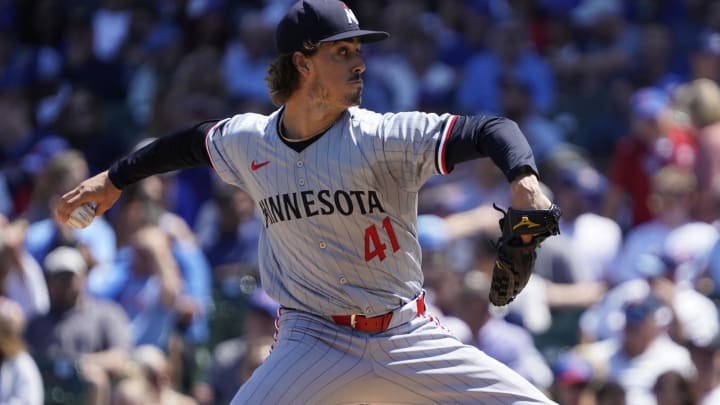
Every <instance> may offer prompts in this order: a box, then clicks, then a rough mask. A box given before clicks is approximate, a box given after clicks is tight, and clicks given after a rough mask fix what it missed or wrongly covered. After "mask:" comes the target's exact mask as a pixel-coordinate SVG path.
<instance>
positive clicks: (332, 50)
mask: <svg viewBox="0 0 720 405" xmlns="http://www.w3.org/2000/svg"><path fill="white" fill-rule="evenodd" d="M360 47H361V44H360V41H359V40H358V39H357V38H355V39H353V40H347V41H337V42H329V43H323V44H321V45H320V47H319V48H318V51H317V52H316V53H315V54H314V55H313V56H311V57H310V58H309V66H310V69H309V70H308V71H307V72H308V80H307V84H306V85H307V86H309V87H308V88H309V94H310V96H311V97H312V98H313V101H320V102H322V103H326V104H328V105H331V106H338V107H342V108H347V107H351V106H354V105H359V104H360V101H361V99H362V88H363V81H362V77H361V76H362V73H363V72H364V71H365V62H364V61H363V58H362V55H361V53H360Z"/></svg>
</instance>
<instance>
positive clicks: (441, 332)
mask: <svg viewBox="0 0 720 405" xmlns="http://www.w3.org/2000/svg"><path fill="white" fill-rule="evenodd" d="M278 325H279V330H278V340H277V342H276V344H275V346H274V349H273V351H272V353H271V354H270V356H269V357H268V358H267V359H266V360H265V362H263V364H262V365H261V366H260V367H258V369H257V370H255V372H254V373H253V375H252V377H251V378H250V379H249V380H248V381H247V382H246V383H245V384H244V385H243V386H242V387H241V388H240V390H239V391H238V393H237V394H236V395H235V398H233V400H232V402H231V404H232V405H254V404H269V405H283V404H293V405H295V404H313V405H315V404H332V405H336V404H353V405H358V404H484V405H509V404H513V405H520V404H552V403H553V402H552V401H550V400H549V399H548V398H547V397H546V396H545V395H544V394H542V393H541V392H540V391H539V390H538V389H537V388H535V387H534V386H533V385H532V384H530V383H529V382H527V381H526V380H525V379H523V378H522V377H520V376H519V375H518V374H516V373H515V372H514V371H512V370H510V369H509V368H508V367H507V366H505V365H503V364H501V363H500V362H498V361H496V360H494V359H492V358H490V357H489V356H487V355H485V354H484V353H483V352H481V351H480V350H478V349H477V348H474V347H471V346H466V345H463V344H462V343H460V342H459V341H458V340H457V339H455V337H453V336H452V335H451V334H450V333H449V332H448V331H447V330H446V329H445V328H443V327H442V326H440V325H439V324H438V323H437V322H436V321H435V320H434V319H433V318H432V317H431V316H429V315H428V314H427V313H426V314H424V315H420V316H418V317H417V318H415V319H413V320H411V321H410V322H407V323H405V324H402V325H400V326H397V327H394V328H391V329H389V330H387V331H385V332H381V333H377V334H367V333H364V332H359V331H356V330H353V329H350V328H348V327H346V326H340V325H336V324H335V323H333V322H331V321H329V320H326V319H324V318H321V317H317V316H314V315H310V314H307V313H304V312H300V311H293V310H283V311H282V315H281V316H280V319H279V322H278Z"/></svg>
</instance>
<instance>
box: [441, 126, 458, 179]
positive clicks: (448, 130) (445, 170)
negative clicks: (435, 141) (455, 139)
mask: <svg viewBox="0 0 720 405" xmlns="http://www.w3.org/2000/svg"><path fill="white" fill-rule="evenodd" d="M457 118H458V116H457V115H453V116H451V117H450V119H449V120H448V122H447V124H445V129H444V130H443V133H442V135H440V145H438V149H437V155H436V156H437V157H436V159H437V163H438V164H437V167H438V168H440V173H441V174H448V173H450V171H451V170H452V168H451V169H450V170H448V168H447V166H445V152H446V150H447V141H448V139H449V138H450V134H451V133H452V129H453V127H454V126H455V121H457Z"/></svg>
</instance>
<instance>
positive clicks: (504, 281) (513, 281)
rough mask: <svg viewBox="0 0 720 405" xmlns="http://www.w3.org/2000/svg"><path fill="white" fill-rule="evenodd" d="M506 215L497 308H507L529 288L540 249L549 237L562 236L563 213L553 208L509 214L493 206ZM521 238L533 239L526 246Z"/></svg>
mask: <svg viewBox="0 0 720 405" xmlns="http://www.w3.org/2000/svg"><path fill="white" fill-rule="evenodd" d="M493 207H494V208H495V209H496V210H498V211H500V212H502V213H503V217H502V218H501V219H500V231H501V232H502V235H501V236H500V238H499V239H498V241H497V244H496V245H495V249H496V251H497V258H496V260H495V266H494V267H493V276H492V284H491V286H490V302H492V303H493V305H496V306H503V305H507V304H509V303H510V302H512V300H514V299H515V297H516V296H517V295H518V294H519V293H520V291H522V289H523V288H525V285H527V282H528V280H529V279H530V275H531V274H532V270H533V266H534V265H535V258H536V257H537V253H536V252H535V249H537V248H538V247H539V246H540V243H541V242H542V241H544V240H545V239H546V238H547V237H548V236H552V235H557V234H559V233H560V229H559V227H558V221H559V219H560V215H562V211H560V208H559V207H558V206H557V205H555V204H553V205H552V206H551V207H550V208H549V209H546V210H517V209H514V208H512V207H510V208H508V210H507V212H505V211H504V210H502V209H501V208H499V207H498V206H496V205H495V204H493ZM521 235H532V240H531V241H530V242H527V243H525V242H523V240H522V238H521Z"/></svg>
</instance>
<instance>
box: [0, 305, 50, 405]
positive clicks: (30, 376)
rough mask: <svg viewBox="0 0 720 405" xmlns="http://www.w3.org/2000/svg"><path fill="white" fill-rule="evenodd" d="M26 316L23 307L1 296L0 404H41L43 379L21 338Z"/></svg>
mask: <svg viewBox="0 0 720 405" xmlns="http://www.w3.org/2000/svg"><path fill="white" fill-rule="evenodd" d="M23 326H24V315H23V313H22V309H20V306H19V305H18V304H17V303H15V302H13V301H12V300H9V299H7V298H4V297H0V381H2V384H0V403H2V404H8V405H14V404H18V405H41V404H42V403H43V402H44V401H43V400H44V397H43V395H44V393H43V382H42V378H41V376H40V372H39V370H38V368H37V365H36V364H35V361H34V360H33V359H32V357H30V355H29V354H28V352H27V351H26V349H25V343H24V342H23V338H22V328H23Z"/></svg>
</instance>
